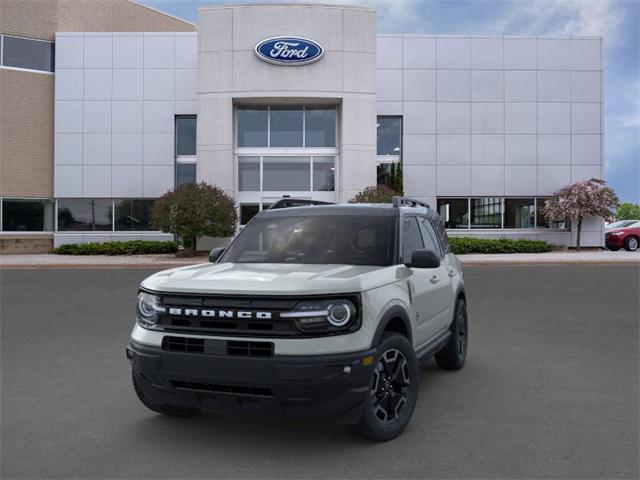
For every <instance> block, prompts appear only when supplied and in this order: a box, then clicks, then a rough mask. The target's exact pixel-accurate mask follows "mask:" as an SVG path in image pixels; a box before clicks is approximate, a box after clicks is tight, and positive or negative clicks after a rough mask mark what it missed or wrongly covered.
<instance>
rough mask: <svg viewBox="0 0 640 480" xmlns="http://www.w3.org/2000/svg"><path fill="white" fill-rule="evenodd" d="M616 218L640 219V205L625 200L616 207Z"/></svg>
mask: <svg viewBox="0 0 640 480" xmlns="http://www.w3.org/2000/svg"><path fill="white" fill-rule="evenodd" d="M616 220H640V205H638V204H637V203H631V202H623V203H621V204H620V206H619V207H618V208H617V209H616Z"/></svg>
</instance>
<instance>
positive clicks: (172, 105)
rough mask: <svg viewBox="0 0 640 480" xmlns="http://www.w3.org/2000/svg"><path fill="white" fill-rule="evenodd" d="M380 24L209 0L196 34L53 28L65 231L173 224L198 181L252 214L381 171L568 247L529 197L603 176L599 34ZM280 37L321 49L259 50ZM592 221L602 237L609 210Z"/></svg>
mask: <svg viewBox="0 0 640 480" xmlns="http://www.w3.org/2000/svg"><path fill="white" fill-rule="evenodd" d="M375 25H376V18H375V11H374V10H371V9H368V8H362V7H343V6H322V5H254V6H242V5H235V6H234V5H227V6H215V7H202V8H201V9H200V10H199V20H198V28H199V31H198V33H197V34H196V33H184V32H183V33H179V32H176V33H144V34H143V33H135V32H124V33H122V32H120V33H81V32H80V33H79V32H72V33H58V35H57V37H56V61H55V63H56V68H55V76H56V78H55V100H56V104H55V155H54V157H55V158H54V163H55V178H54V190H55V192H54V195H55V197H56V198H55V200H56V208H55V210H56V215H55V217H56V218H55V222H54V223H55V233H54V236H55V244H56V245H59V244H62V243H69V242H78V241H102V240H108V239H124V238H170V237H167V236H166V235H165V234H162V233H160V232H153V231H152V230H151V228H152V227H151V226H150V224H149V215H150V209H151V205H152V202H153V199H154V198H157V197H158V196H160V195H162V194H163V193H164V192H165V191H167V190H170V189H173V188H174V187H175V186H176V184H179V183H182V182H189V181H204V182H207V183H210V184H214V185H218V186H220V187H221V188H223V189H225V190H226V191H227V192H228V193H230V194H231V195H232V196H233V197H234V199H235V200H236V203H237V206H238V212H239V215H240V219H241V223H246V221H248V220H249V219H250V218H251V217H252V216H253V215H255V213H256V212H257V211H259V210H260V209H262V208H265V207H266V206H268V205H269V204H271V203H273V202H274V201H275V200H276V199H278V198H281V197H282V196H285V195H289V196H291V197H302V198H313V199H318V200H326V201H332V202H346V201H348V200H349V199H351V198H352V197H353V196H354V195H355V194H356V193H358V192H359V191H361V190H362V189H363V188H365V187H367V186H370V185H375V184H376V183H377V182H378V183H387V184H390V185H395V186H398V185H399V184H400V185H401V186H402V187H403V189H404V193H405V195H407V196H411V197H415V198H417V199H420V200H425V201H427V202H428V203H429V204H431V205H432V206H433V207H434V208H437V209H438V210H439V212H440V213H441V215H442V217H443V219H444V220H445V222H446V225H447V227H448V228H449V229H450V232H451V233H452V234H454V235H465V236H466V235H469V236H470V235H474V236H483V237H491V238H494V237H496V238H497V237H511V238H539V239H544V240H549V241H552V242H553V243H557V244H564V245H571V244H575V233H572V231H571V226H570V225H568V224H564V223H560V224H554V225H549V224H548V223H547V222H546V221H545V220H544V218H543V217H542V216H541V215H539V214H538V212H537V211H538V210H539V208H540V206H541V205H542V202H543V201H544V199H546V198H548V197H550V196H552V195H553V194H554V192H556V191H557V190H559V189H560V188H562V187H564V186H566V185H568V184H570V183H572V182H574V181H577V180H581V179H589V178H602V177H603V164H604V162H603V153H602V152H603V128H602V125H603V121H602V115H603V103H602V90H603V88H602V82H603V69H602V64H603V62H602V41H601V39H599V38H542V37H540V38H538V37H473V36H456V37H453V36H452V37H449V36H446V37H445V36H431V35H376V30H375ZM273 38H276V39H280V40H283V39H284V41H287V39H289V41H291V42H293V43H295V42H294V41H293V40H291V39H301V40H302V41H303V42H307V41H309V42H311V46H310V47H309V48H312V49H313V48H314V47H313V45H318V46H319V48H320V50H321V54H320V55H319V57H318V58H317V59H315V61H313V62H309V63H305V62H302V63H303V64H296V65H290V64H274V63H273V61H269V59H268V58H264V57H261V56H260V55H258V53H257V52H256V46H257V45H259V44H261V42H264V41H268V40H269V39H273ZM302 45H306V43H303V44H302ZM290 48H292V49H294V50H295V48H296V47H290ZM307 53H308V51H307ZM292 55H295V53H294V54H292ZM271 60H273V59H271ZM196 131H197V133H196ZM583 232H584V233H583V244H585V245H602V241H603V238H602V237H603V226H602V222H601V221H600V220H596V219H594V220H590V221H587V222H586V223H585V224H584V225H583ZM209 245H210V242H207V241H202V242H201V248H206V247H208V246H209Z"/></svg>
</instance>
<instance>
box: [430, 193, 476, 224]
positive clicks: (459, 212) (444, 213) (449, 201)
mask: <svg viewBox="0 0 640 480" xmlns="http://www.w3.org/2000/svg"><path fill="white" fill-rule="evenodd" d="M438 213H439V214H440V219H441V220H442V222H443V223H444V226H445V228H469V201H468V200H467V199H466V198H439V199H438Z"/></svg>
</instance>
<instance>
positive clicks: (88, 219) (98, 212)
mask: <svg viewBox="0 0 640 480" xmlns="http://www.w3.org/2000/svg"><path fill="white" fill-rule="evenodd" d="M112 210H113V205H112V202H111V200H108V199H99V200H93V199H90V198H73V199H60V200H58V231H60V232H69V231H78V232H94V231H100V232H103V231H111V230H112V229H113V226H112V224H111V215H112Z"/></svg>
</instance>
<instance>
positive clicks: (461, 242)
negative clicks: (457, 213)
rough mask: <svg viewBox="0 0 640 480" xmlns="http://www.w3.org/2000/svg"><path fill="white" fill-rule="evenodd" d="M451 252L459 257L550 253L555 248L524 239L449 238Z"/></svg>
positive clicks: (546, 243)
mask: <svg viewBox="0 0 640 480" xmlns="http://www.w3.org/2000/svg"><path fill="white" fill-rule="evenodd" d="M449 246H450V247H451V251H452V252H453V253H455V254H457V255H459V254H463V253H542V252H549V251H551V250H552V249H553V246H552V245H551V244H550V243H548V242H545V241H543V240H527V239H524V238H521V239H518V240H512V239H510V238H498V239H486V238H470V237H449Z"/></svg>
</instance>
